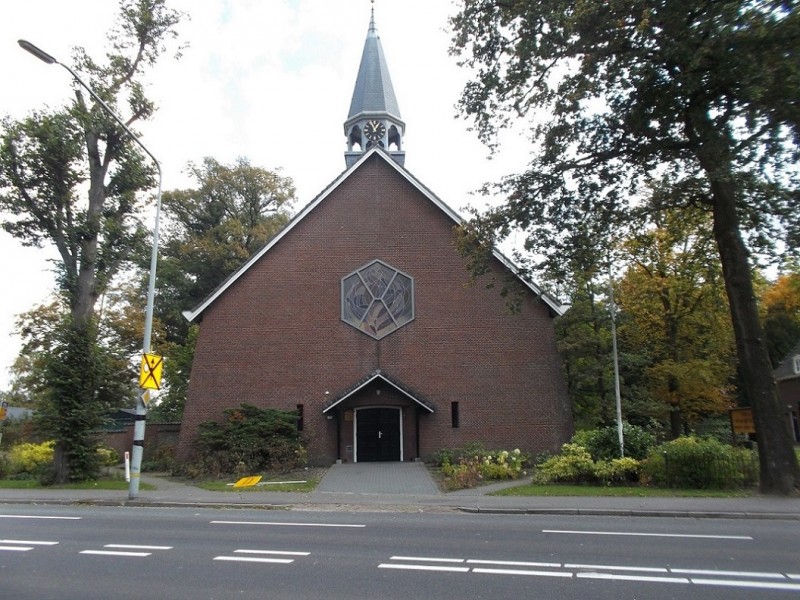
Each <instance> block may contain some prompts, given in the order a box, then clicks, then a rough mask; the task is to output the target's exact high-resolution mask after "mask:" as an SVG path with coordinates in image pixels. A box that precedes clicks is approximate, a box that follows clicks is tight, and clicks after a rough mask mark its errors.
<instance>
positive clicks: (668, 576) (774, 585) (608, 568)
mask: <svg viewBox="0 0 800 600" xmlns="http://www.w3.org/2000/svg"><path fill="white" fill-rule="evenodd" d="M390 560H395V561H416V562H421V563H431V562H439V563H443V562H449V563H464V562H466V564H467V565H485V566H482V567H472V568H470V567H469V566H464V567H450V566H440V565H431V564H407V563H381V564H379V565H378V568H380V569H398V570H406V571H446V572H451V573H469V572H472V573H479V574H489V575H525V576H529V577H531V576H533V577H561V578H564V579H571V578H575V579H598V580H606V581H638V582H647V583H675V584H684V585H686V584H692V585H713V586H725V587H739V588H748V589H763V590H791V591H800V583H792V581H798V580H800V574H798V573H787V574H783V573H768V572H761V571H723V570H713V569H673V568H671V567H639V566H633V565H593V564H581V563H564V564H561V563H542V562H522V561H505V560H496V561H495V560H484V559H473V558H470V559H466V560H464V559H462V558H442V557H421V556H418V557H415V556H392V557H391V559H390ZM488 565H497V566H498V567H538V568H539V569H540V568H542V567H544V568H549V569H551V570H548V571H542V570H538V569H536V568H532V569H524V568H521V569H512V568H487V566H488ZM640 573H641V574H640ZM645 573H653V575H647V574H645ZM675 575H685V577H676V576H675ZM691 575H709V576H710V577H691ZM726 578H727V579H726ZM737 578H748V579H737ZM754 578H755V579H758V578H760V579H766V580H779V581H754V580H753V579H754Z"/></svg>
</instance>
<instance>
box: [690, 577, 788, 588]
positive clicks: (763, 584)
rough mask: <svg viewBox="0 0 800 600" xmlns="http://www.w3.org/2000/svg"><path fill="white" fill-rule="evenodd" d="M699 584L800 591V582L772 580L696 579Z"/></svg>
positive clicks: (694, 581) (695, 581) (693, 581)
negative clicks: (774, 581) (775, 581)
mask: <svg viewBox="0 0 800 600" xmlns="http://www.w3.org/2000/svg"><path fill="white" fill-rule="evenodd" d="M691 581H692V583H695V584H697V585H716V586H725V587H742V588H757V589H760V590H794V591H800V583H772V582H771V581H736V580H733V579H695V578H694V577H692V579H691Z"/></svg>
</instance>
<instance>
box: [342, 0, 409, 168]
mask: <svg viewBox="0 0 800 600" xmlns="http://www.w3.org/2000/svg"><path fill="white" fill-rule="evenodd" d="M379 122H380V123H381V125H380V126H378V123H379ZM367 123H370V124H371V125H372V127H373V128H374V129H375V130H377V129H378V128H379V127H382V128H383V130H384V131H385V132H386V133H385V134H384V136H381V137H380V139H378V138H377V137H376V138H375V139H371V140H367V139H366V138H365V137H364V127H365V126H366V125H367ZM344 130H345V135H346V136H347V138H348V150H347V152H346V153H345V158H346V161H347V163H348V166H349V165H350V164H352V163H353V162H355V160H357V157H358V155H360V154H361V153H363V152H364V151H366V149H367V148H368V146H370V145H372V144H378V145H380V146H382V147H384V148H385V149H387V150H389V151H390V153H391V155H392V156H393V157H394V158H395V160H397V161H398V162H399V163H401V164H402V163H403V160H404V154H405V153H404V152H403V151H402V137H403V134H404V132H405V123H403V121H402V118H401V117H400V106H399V105H398V103H397V97H396V96H395V93H394V87H393V86H392V79H391V77H390V76H389V67H388V65H387V64H386V57H385V56H384V54H383V46H382V45H381V38H380V36H378V28H377V27H376V26H375V0H372V8H371V11H370V19H369V30H368V31H367V39H366V41H365V42H364V50H363V52H362V54H361V64H360V65H359V68H358V76H357V77H356V85H355V88H354V89H353V98H352V100H351V102H350V111H349V112H348V114H347V120H346V121H345V123H344ZM355 148H358V150H356V149H355Z"/></svg>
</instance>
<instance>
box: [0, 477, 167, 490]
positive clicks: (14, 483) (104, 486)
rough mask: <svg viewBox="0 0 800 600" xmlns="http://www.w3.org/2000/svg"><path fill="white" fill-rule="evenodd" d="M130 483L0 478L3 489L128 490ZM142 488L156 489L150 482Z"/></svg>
mask: <svg viewBox="0 0 800 600" xmlns="http://www.w3.org/2000/svg"><path fill="white" fill-rule="evenodd" d="M129 486H130V484H129V483H128V482H127V481H125V480H123V479H100V480H98V481H84V482H82V483H66V484H64V485H42V484H41V483H39V482H38V481H37V480H35V479H19V480H17V479H0V489H3V490H127V489H128V487H129ZM139 489H140V490H150V491H152V490H154V489H156V487H155V486H154V485H150V484H149V483H143V482H141V483H139Z"/></svg>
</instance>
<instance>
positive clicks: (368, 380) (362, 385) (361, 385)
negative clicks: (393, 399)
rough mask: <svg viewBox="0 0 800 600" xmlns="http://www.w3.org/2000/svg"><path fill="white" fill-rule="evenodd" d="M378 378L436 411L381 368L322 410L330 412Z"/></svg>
mask: <svg viewBox="0 0 800 600" xmlns="http://www.w3.org/2000/svg"><path fill="white" fill-rule="evenodd" d="M376 380H380V381H383V382H384V383H388V384H389V385H390V386H392V387H393V388H394V389H396V390H397V391H398V392H400V393H401V394H403V395H404V396H406V397H407V398H409V399H411V400H413V401H414V402H416V403H417V404H419V405H420V406H421V407H422V408H424V409H425V410H427V411H428V412H431V413H432V412H434V410H433V407H432V406H431V405H430V403H428V402H427V401H425V400H424V399H423V398H422V397H421V396H420V395H419V394H415V393H412V392H411V390H409V389H408V388H407V387H406V386H404V385H402V384H401V383H400V382H399V381H396V380H394V379H393V378H392V377H389V376H388V375H386V374H385V373H383V372H382V371H381V370H380V369H376V370H375V371H373V372H372V373H370V374H369V375H367V376H366V377H365V378H364V379H362V380H361V381H359V382H358V383H356V384H355V385H354V386H353V387H352V388H350V389H349V390H347V391H346V392H344V393H343V394H340V395H339V396H337V397H336V398H333V399H332V400H331V401H330V402H328V403H327V404H326V405H325V408H323V409H322V412H323V413H326V412H328V411H329V410H331V409H332V408H333V407H334V406H338V405H339V404H341V403H342V402H344V401H345V400H347V399H348V398H349V397H350V396H352V395H353V394H355V393H356V392H358V391H359V390H362V389H364V388H365V387H366V386H368V385H369V384H370V383H372V382H373V381H376Z"/></svg>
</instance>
